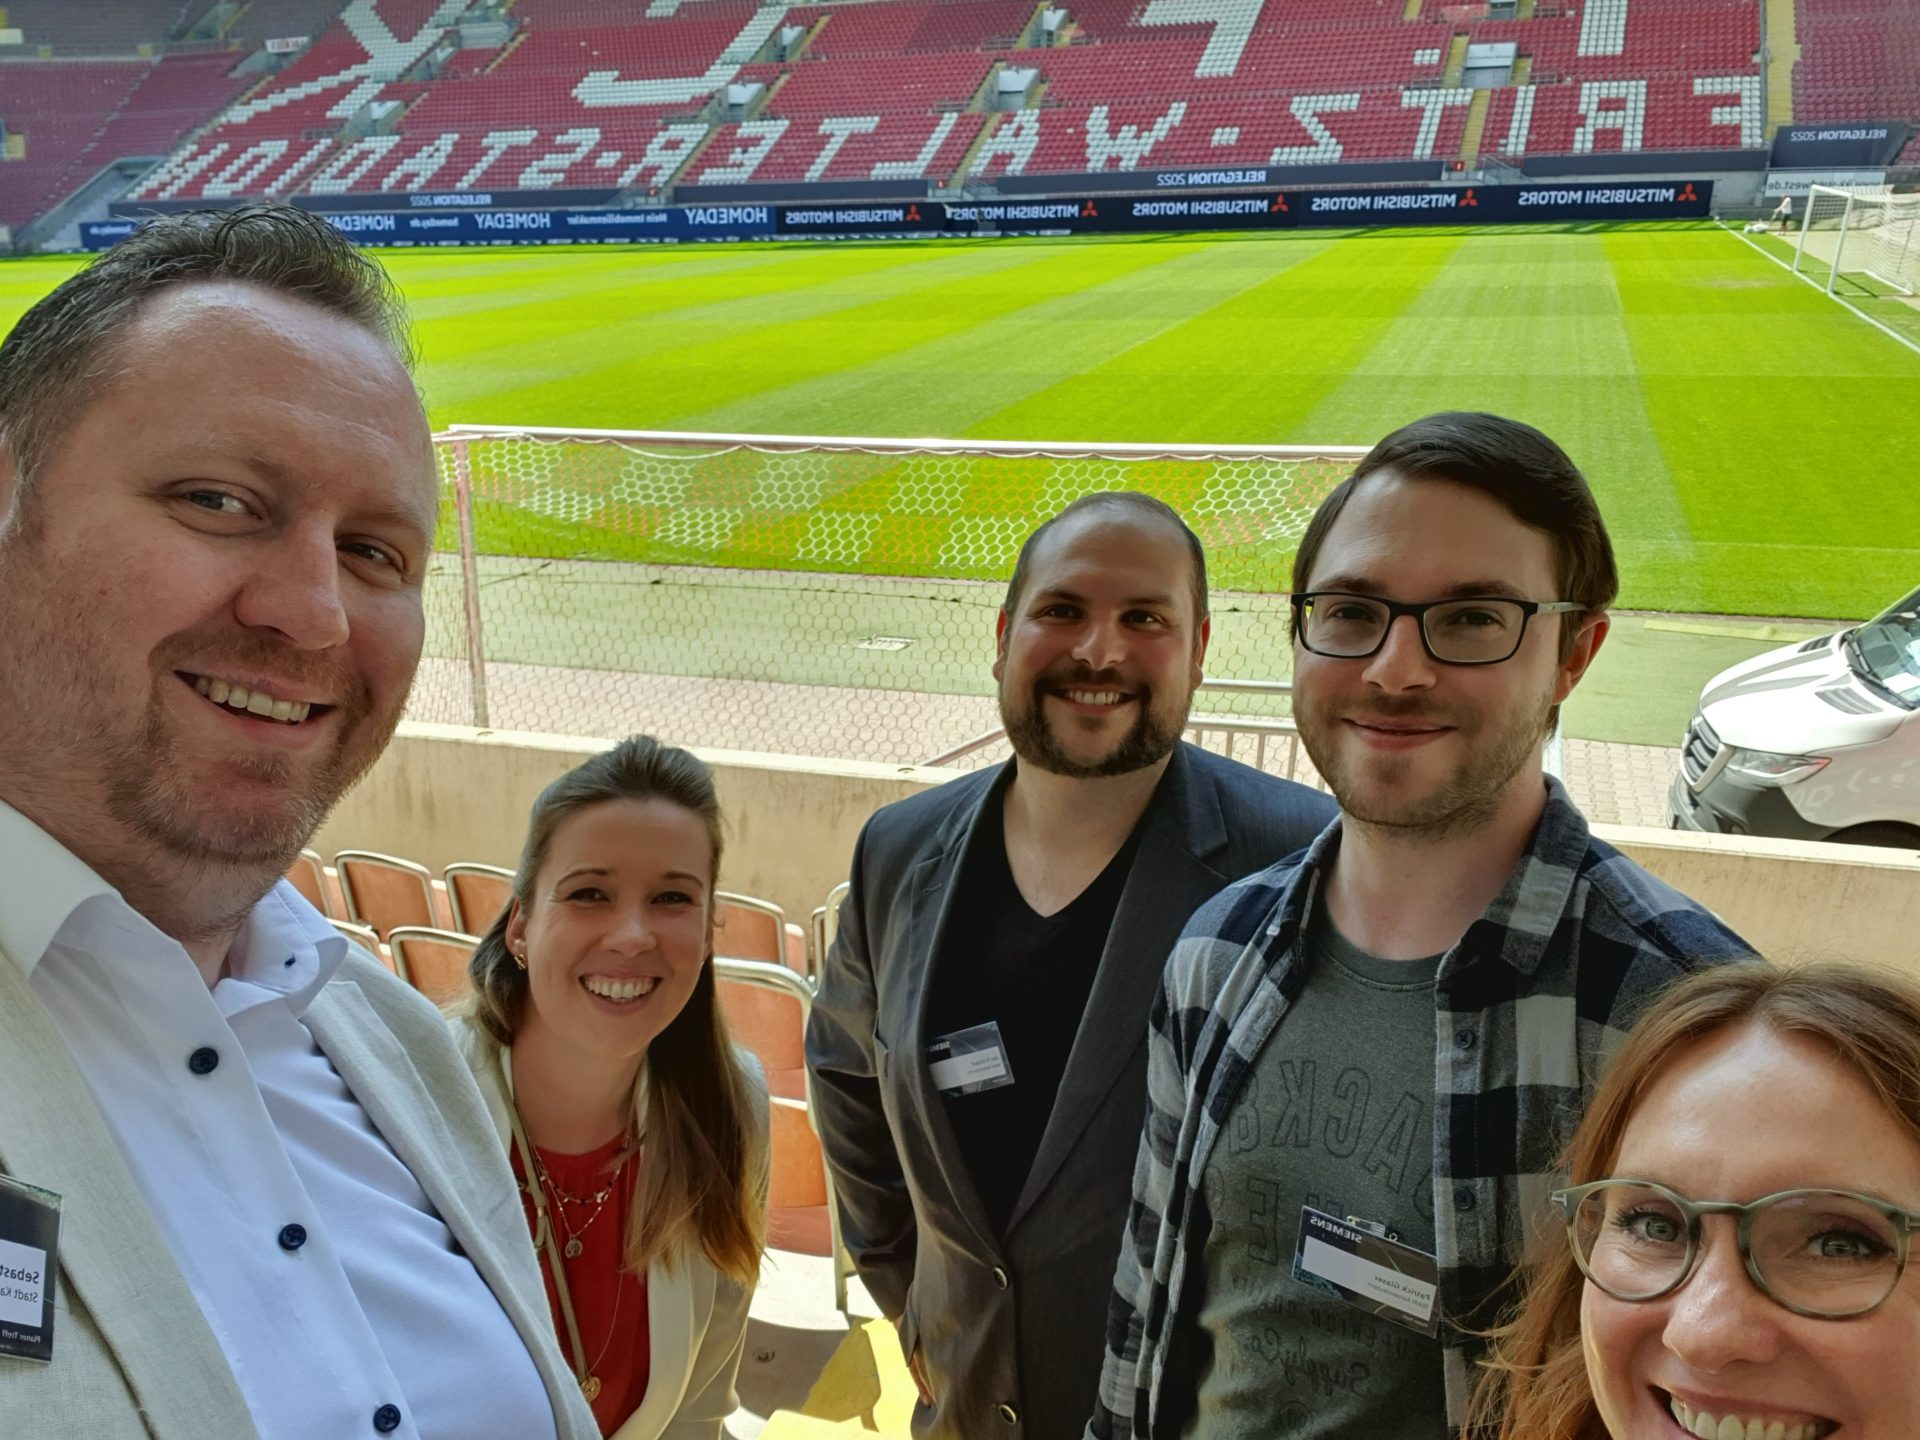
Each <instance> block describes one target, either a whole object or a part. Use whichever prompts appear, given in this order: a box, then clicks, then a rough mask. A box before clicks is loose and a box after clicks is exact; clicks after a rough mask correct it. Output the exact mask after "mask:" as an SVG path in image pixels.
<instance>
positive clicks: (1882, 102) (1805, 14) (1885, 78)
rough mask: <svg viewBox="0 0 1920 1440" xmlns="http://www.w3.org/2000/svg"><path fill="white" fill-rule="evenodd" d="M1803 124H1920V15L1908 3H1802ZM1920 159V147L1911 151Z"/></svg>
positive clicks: (1797, 69) (1797, 106)
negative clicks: (1860, 122) (1897, 121)
mask: <svg viewBox="0 0 1920 1440" xmlns="http://www.w3.org/2000/svg"><path fill="white" fill-rule="evenodd" d="M1795 30H1796V38H1797V39H1798V41H1799V44H1800V60H1799V63H1798V64H1796V65H1795V66H1794V71H1793V110H1794V117H1795V118H1796V119H1799V120H1809V121H1814V120H1912V121H1920V9H1917V8H1916V7H1915V6H1914V5H1912V4H1911V3H1907V0H1797V4H1796V10H1795ZM1904 158H1906V159H1907V160H1908V161H1909V162H1914V161H1920V146H1914V147H1909V150H1908V152H1907V155H1906V157H1904Z"/></svg>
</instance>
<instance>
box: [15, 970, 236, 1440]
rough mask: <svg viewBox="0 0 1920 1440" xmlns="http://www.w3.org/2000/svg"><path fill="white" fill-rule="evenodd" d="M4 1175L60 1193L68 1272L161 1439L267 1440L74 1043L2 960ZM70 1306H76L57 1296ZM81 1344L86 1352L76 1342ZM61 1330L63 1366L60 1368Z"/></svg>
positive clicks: (63, 1280) (56, 1350)
mask: <svg viewBox="0 0 1920 1440" xmlns="http://www.w3.org/2000/svg"><path fill="white" fill-rule="evenodd" d="M0 1095H5V1096H6V1097H7V1102H6V1104H5V1105H4V1106H0V1170H4V1171H5V1172H6V1173H7V1174H9V1175H11V1176H13V1177H14V1178H16V1179H19V1180H23V1181H26V1182H27V1183H28V1184H32V1185H39V1186H42V1187H44V1188H46V1189H48V1190H52V1191H54V1192H56V1193H57V1194H59V1195H60V1197H61V1207H60V1269H59V1279H58V1281H57V1282H56V1284H57V1285H61V1286H67V1287H69V1288H70V1289H71V1290H72V1291H73V1292H74V1293H75V1294H76V1295H77V1296H78V1297H79V1298H80V1300H81V1301H82V1303H83V1304H84V1305H85V1306H86V1308H87V1310H88V1311H89V1312H90V1313H91V1314H92V1317H93V1322H94V1324H95V1325H96V1326H97V1327H98V1328H99V1331H100V1334H101V1336H102V1338H103V1339H105V1341H106V1343H107V1345H108V1347H109V1348H110V1349H111V1350H112V1351H113V1355H114V1359H115V1360H116V1361H117V1362H118V1363H119V1366H120V1369H121V1372H122V1373H123V1374H124V1375H125V1376H126V1380H127V1387H128V1389H129V1390H131V1391H132V1394H133V1398H134V1400H135V1402H136V1403H137V1404H138V1405H139V1406H140V1409H141V1411H142V1418H143V1419H144V1420H145V1422H146V1424H147V1427H148V1428H149V1429H150V1430H151V1431H152V1432H153V1434H154V1435H155V1436H156V1437H158V1440H172V1437H180V1440H186V1437H189V1436H199V1435H219V1436H234V1437H247V1436H253V1435H257V1434H258V1432H257V1431H256V1430H255V1429H254V1424H253V1417H252V1415H251V1413H250V1412H249V1411H248V1409H247V1402H246V1400H245V1399H244V1398H243V1397H242V1396H241V1394H240V1387H239V1386H238V1385H237V1384H236V1383H235V1381H234V1378H233V1369H232V1367H231V1366H230V1365H229V1364H228V1363H227V1358H226V1355H225V1353H224V1352H223V1351H222V1350H221V1349H220V1342H219V1341H218V1340H217V1339H215V1338H214V1334H213V1329H212V1327H211V1326H209V1325H208V1324H207V1321H206V1316H205V1314H204V1312H202V1310H201V1309H200V1302H199V1301H198V1300H197V1299H196V1298H195V1297H194V1294H193V1291H192V1290H191V1289H190V1288H189V1287H188V1285H187V1279H186V1276H185V1275H184V1274H183V1273H182V1272H181V1270H180V1267H179V1265H178V1264H177V1263H176V1262H175V1260H174V1258H173V1254H172V1251H171V1250H170V1249H169V1248H168V1246H167V1242H166V1239H165V1237H164V1236H162V1235H161V1233H160V1228H159V1226H157V1225H155V1224H154V1222H153V1215H152V1212H151V1211H149V1210H148V1208H147V1202H146V1197H145V1196H143V1195H142V1194H141V1193H140V1188H139V1186H138V1184H137V1183H136V1182H135V1181H134V1178H133V1172H132V1171H131V1170H129V1169H128V1168H127V1163H126V1160H125V1157H123V1156H122V1155H121V1153H120V1147H119V1145H118V1144H117V1143H116V1142H115V1140H114V1138H113V1135H112V1133H111V1132H110V1131H108V1129H107V1123H106V1118H105V1117H104V1116H103V1115H101V1113H100V1109H99V1107H98V1106H97V1105H96V1104H95V1103H94V1099H93V1092H92V1091H91V1090H90V1089H89V1088H88V1086H87V1082H86V1079H85V1078H84V1077H83V1076H82V1075H81V1074H80V1069H79V1067H78V1066H77V1065H75V1064H74V1062H73V1056H72V1054H71V1053H70V1052H69V1051H68V1049H67V1043H66V1040H65V1038H64V1037H63V1036H62V1035H61V1034H60V1030H59V1027H58V1026H57V1025H56V1024H55V1023H54V1020H53V1017H52V1016H51V1015H50V1014H48V1013H47V1010H46V1007H45V1006H43V1005H42V1004H41V1003H40V999H39V997H38V996H37V995H35V994H34V993H33V990H32V988H31V987H30V986H29V984H28V983H27V979H26V977H25V976H24V975H23V974H22V973H21V971H20V969H19V967H18V966H16V965H15V964H14V963H13V961H12V960H11V959H10V958H9V957H7V956H5V955H0ZM55 1299H56V1303H57V1304H58V1305H59V1306H60V1307H61V1308H63V1309H64V1308H65V1306H66V1298H65V1297H64V1296H61V1295H58V1294H56V1296H55ZM67 1343H69V1344H73V1343H77V1342H76V1339H75V1338H72V1337H70V1338H69V1339H68V1342H67ZM60 1344H61V1336H60V1330H59V1324H58V1321H57V1320H56V1322H55V1326H54V1337H53V1363H54V1364H55V1365H58V1364H59V1363H60Z"/></svg>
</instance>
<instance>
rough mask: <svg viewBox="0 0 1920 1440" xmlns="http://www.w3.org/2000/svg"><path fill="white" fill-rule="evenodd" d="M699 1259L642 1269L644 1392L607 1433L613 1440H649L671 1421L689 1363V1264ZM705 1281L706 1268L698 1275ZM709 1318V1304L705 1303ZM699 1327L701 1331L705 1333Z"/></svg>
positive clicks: (707, 1277) (681, 1397)
mask: <svg viewBox="0 0 1920 1440" xmlns="http://www.w3.org/2000/svg"><path fill="white" fill-rule="evenodd" d="M702 1263H704V1262H703V1261H700V1260H694V1259H691V1258H682V1260H681V1261H680V1263H679V1264H678V1265H673V1266H669V1265H666V1264H663V1263H655V1264H652V1265H649V1266H648V1267H647V1393H646V1395H645V1396H644V1397H642V1399H641V1401H640V1408H639V1409H637V1410H635V1411H634V1412H633V1414H631V1415H629V1416H628V1417H627V1418H626V1420H625V1421H624V1422H623V1423H622V1424H621V1426H620V1428H619V1429H618V1430H616V1431H614V1432H613V1440H654V1437H656V1436H658V1435H661V1434H664V1433H665V1432H666V1428H667V1426H668V1425H670V1424H672V1423H673V1417H674V1413H675V1412H676V1411H677V1410H679V1408H680V1402H681V1401H682V1400H684V1399H685V1398H686V1394H687V1379H688V1373H687V1372H688V1371H689V1369H690V1368H691V1367H692V1365H693V1339H694V1326H695V1322H696V1319H697V1317H696V1316H695V1314H694V1309H695V1307H694V1299H693V1283H694V1282H693V1268H694V1266H695V1265H698V1264H702ZM702 1279H703V1280H706V1281H707V1282H708V1283H709V1284H711V1279H712V1272H711V1271H709V1272H707V1274H705V1275H703V1276H702ZM707 1313H708V1318H709V1319H711V1317H712V1313H713V1307H712V1306H711V1305H709V1306H708V1307H707ZM705 1329H706V1327H705V1326H701V1327H700V1330H701V1333H702V1334H704V1333H705Z"/></svg>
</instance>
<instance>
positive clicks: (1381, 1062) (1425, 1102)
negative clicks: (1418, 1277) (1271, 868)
mask: <svg viewBox="0 0 1920 1440" xmlns="http://www.w3.org/2000/svg"><path fill="white" fill-rule="evenodd" d="M1305 943H1306V944H1308V945H1309V946H1312V947H1313V950H1312V951H1311V953H1310V964H1309V967H1308V972H1307V980H1306V983H1305V985H1304V986H1303V987H1302V988H1301V991H1300V994H1299V997H1298V998H1297V999H1296V1000H1295V1001H1294V1002H1293V1004H1292V1006H1291V1007H1290V1008H1289V1009H1288V1011H1287V1014H1286V1016H1285V1018H1284V1019H1282V1020H1281V1022H1280V1026H1279V1028H1278V1029H1277V1030H1275V1031H1274V1033H1273V1036H1272V1038H1271V1039H1270V1040H1268V1042H1267V1044H1266V1047H1265V1048H1264V1049H1263V1050H1262V1051H1261V1052H1260V1055H1259V1057H1258V1059H1257V1060H1256V1061H1255V1062H1254V1065H1253V1068H1252V1070H1251V1071H1250V1072H1249V1073H1248V1075H1247V1077H1246V1081H1245V1083H1244V1084H1243V1085H1242V1086H1241V1089H1240V1094H1239V1096H1238V1098H1237V1099H1236V1100H1235V1101H1234V1104H1233V1108H1232V1109H1231V1110H1230V1111H1229V1112H1228V1114H1227V1121H1226V1124H1225V1126H1224V1127H1223V1129H1222V1132H1221V1135H1220V1138H1219V1141H1218V1143H1217V1144H1216V1145H1215V1147H1214V1151H1213V1156H1212V1158H1211V1160H1210V1161H1209V1163H1208V1165H1207V1172H1206V1176H1205V1180H1204V1183H1203V1187H1202V1194H1203V1196H1204V1198H1205V1200H1206V1204H1207V1209H1208V1211H1209V1213H1210V1214H1211V1215H1212V1217H1213V1229H1212V1232H1211V1233H1210V1235H1209V1237H1208V1240H1207V1247H1206V1256H1205V1265H1206V1298H1205V1300H1204V1301H1203V1302H1202V1304H1201V1307H1200V1317H1199V1318H1200V1326H1201V1329H1202V1330H1203V1331H1204V1332H1205V1334H1206V1335H1207V1336H1208V1337H1209V1338H1210V1339H1211V1340H1212V1355H1211V1357H1210V1358H1209V1360H1208V1361H1207V1363H1206V1365H1205V1367H1204V1369H1203V1370H1202V1372H1201V1376H1200V1384H1199V1393H1198V1395H1197V1397H1196V1404H1195V1408H1194V1413H1193V1415H1192V1417H1191V1419H1190V1421H1189V1423H1188V1425H1187V1429H1186V1433H1187V1434H1188V1435H1189V1436H1196V1435H1197V1436H1204V1437H1206V1440H1278V1437H1285V1440H1309V1437H1327V1440H1331V1437H1336V1436H1337V1437H1343V1440H1351V1437H1353V1436H1356V1435H1364V1436H1366V1437H1367V1440H1442V1437H1445V1436H1446V1435H1447V1434H1448V1430H1447V1420H1446V1416H1447V1403H1446V1385H1445V1379H1444V1372H1443V1369H1442V1360H1441V1347H1440V1342H1439V1341H1438V1340H1437V1339H1430V1338H1428V1337H1427V1336H1425V1335H1422V1334H1420V1333H1419V1332H1418V1331H1415V1330H1412V1329H1409V1328H1407V1327H1405V1326H1402V1325H1396V1324H1394V1323H1393V1322H1392V1321H1390V1320H1382V1319H1378V1318H1376V1317H1374V1316H1372V1315H1369V1314H1367V1313H1366V1312H1365V1311H1362V1310H1359V1309H1356V1308H1354V1307H1353V1306H1350V1305H1347V1304H1345V1303H1344V1302H1342V1301H1340V1300H1336V1299H1332V1298H1330V1297H1328V1296H1327V1295H1326V1294H1324V1293H1323V1292H1321V1291H1318V1290H1315V1289H1313V1288H1312V1287H1311V1286H1309V1285H1306V1284H1303V1283H1302V1282H1300V1281H1298V1280H1295V1279H1294V1278H1293V1255H1294V1248H1295V1245H1296V1243H1297V1241H1298V1236H1299V1229H1300V1210H1301V1207H1302V1206H1305V1205H1310V1206H1312V1207H1313V1208H1314V1209H1316V1210H1320V1211H1323V1212H1325V1213H1327V1214H1330V1215H1334V1216H1337V1217H1339V1218H1342V1219H1345V1218H1347V1217H1349V1216H1352V1217H1356V1218H1358V1219H1360V1220H1365V1221H1374V1222H1377V1223H1379V1224H1382V1225H1384V1226H1386V1227H1387V1230H1388V1232H1389V1233H1390V1234H1392V1235H1393V1236H1395V1237H1396V1238H1397V1239H1399V1240H1400V1241H1402V1242H1403V1243H1405V1244H1408V1245H1412V1246H1414V1247H1415V1248H1417V1249H1420V1250H1423V1251H1426V1252H1427V1253H1428V1254H1432V1253H1433V1133H1434V1132H1433V1127H1434V1095H1433V1076H1434V1058H1433V1057H1434V995H1433V987H1434V983H1435V980H1436V977H1437V976H1438V974H1439V969H1440V958H1441V957H1440V956H1438V955H1435V956H1432V957H1429V958H1428V959H1425V960H1381V959H1379V958H1377V957H1376V956H1373V955H1369V954H1367V953H1366V952H1365V951H1363V950H1359V949H1357V948H1356V947H1354V946H1352V945H1350V944H1348V943H1347V941H1346V940H1345V938H1344V937H1342V936H1341V935H1340V934H1339V932H1338V931H1336V930H1335V929H1334V928H1333V925H1332V924H1331V922H1329V921H1328V919H1327V917H1326V913H1325V911H1324V910H1317V911H1316V913H1315V915H1314V917H1313V920H1312V923H1311V924H1310V925H1309V926H1308V930H1307V934H1306V937H1305Z"/></svg>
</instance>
